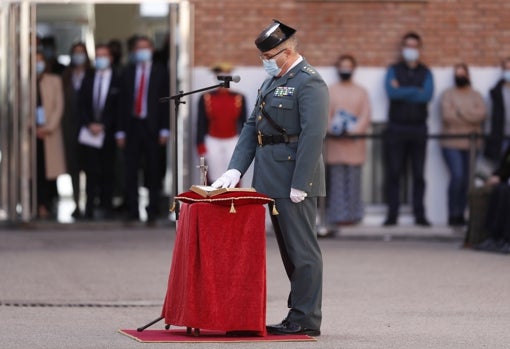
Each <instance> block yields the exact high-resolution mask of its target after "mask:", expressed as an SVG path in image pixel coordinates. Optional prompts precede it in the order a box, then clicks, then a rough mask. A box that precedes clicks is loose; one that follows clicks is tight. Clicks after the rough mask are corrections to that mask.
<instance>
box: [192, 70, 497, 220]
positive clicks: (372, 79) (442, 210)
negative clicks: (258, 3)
mask: <svg viewBox="0 0 510 349" xmlns="http://www.w3.org/2000/svg"><path fill="white" fill-rule="evenodd" d="M317 69H318V70H319V72H320V74H321V75H322V77H323V78H324V80H325V81H326V83H328V84H331V83H333V82H335V81H337V77H336V73H335V70H334V68H332V67H318V68H317ZM385 72H386V69H385V68H378V67H359V68H358V69H357V71H356V73H355V76H354V79H355V80H356V82H358V83H359V84H360V85H362V86H364V87H365V88H366V89H367V90H368V93H369V96H370V100H371V104H372V111H373V113H372V120H373V121H374V122H384V121H386V120H387V115H386V114H387V110H388V100H387V98H386V93H385V91H384V82H383V81H384V75H385ZM432 73H433V76H434V84H435V89H434V97H433V100H432V102H431V103H430V105H429V120H428V124H429V133H430V134H438V133H440V114H439V100H440V96H441V93H442V92H443V91H444V90H445V89H446V88H448V87H450V86H451V85H452V83H453V70H452V68H450V67H447V68H443V67H433V68H432ZM470 73H471V80H472V85H473V87H474V88H475V89H476V90H478V91H479V92H480V93H481V94H482V95H483V96H484V97H485V99H486V100H487V102H488V93H489V90H490V88H492V86H494V84H495V83H496V82H497V80H498V79H499V77H500V75H501V70H500V69H499V68H498V67H470ZM233 74H234V75H239V76H240V77H241V81H240V82H239V83H237V84H235V83H232V84H231V88H232V90H236V91H239V92H242V93H243V94H244V95H245V96H246V98H247V100H248V105H249V108H250V110H249V112H251V108H252V107H253V106H254V104H255V100H256V95H257V90H258V88H259V86H260V84H261V83H262V81H264V79H265V77H266V75H265V72H264V70H263V69H262V67H237V68H236V70H235V71H233ZM216 83H217V81H216V80H215V77H214V76H213V75H212V73H211V72H210V71H209V69H208V68H206V67H197V68H195V69H194V71H193V81H192V86H193V89H199V88H202V87H206V86H210V85H214V84H216ZM197 97H198V96H193V97H192V99H191V107H192V110H191V115H192V120H195V119H196V101H197ZM488 107H490V106H489V104H488ZM193 124H194V123H193ZM192 134H193V137H194V131H192ZM427 151H428V153H427V161H426V180H427V190H426V196H425V205H426V209H427V214H428V216H429V219H430V220H431V221H432V223H434V224H445V223H446V221H447V206H446V205H447V203H446V188H447V185H448V172H447V170H446V167H445V165H444V163H443V159H442V157H441V154H440V148H439V144H438V141H437V140H430V141H429V143H428V149H427ZM193 153H196V152H193ZM194 162H196V163H198V160H196V161H194ZM192 163H193V162H192ZM250 176H251V173H248V174H247V175H246V177H247V179H246V182H245V183H244V184H245V185H249V183H250V182H251V177H250Z"/></svg>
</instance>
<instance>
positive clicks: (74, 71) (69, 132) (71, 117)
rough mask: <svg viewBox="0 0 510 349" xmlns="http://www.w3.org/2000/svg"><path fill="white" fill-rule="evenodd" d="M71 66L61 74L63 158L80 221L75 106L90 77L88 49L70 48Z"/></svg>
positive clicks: (77, 113)
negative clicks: (81, 89) (83, 85)
mask: <svg viewBox="0 0 510 349" xmlns="http://www.w3.org/2000/svg"><path fill="white" fill-rule="evenodd" d="M70 56H71V64H69V66H68V67H67V68H66V69H65V70H64V73H63V74H62V82H63V85H64V115H63V117H62V132H63V135H64V148H65V155H66V168H67V173H68V174H69V176H70V177H71V184H72V187H73V200H74V204H75V207H76V208H75V209H74V211H73V213H72V216H73V217H74V218H80V217H81V211H80V194H81V189H80V172H81V171H83V159H82V153H81V150H82V149H81V146H80V144H79V143H78V133H79V131H80V126H81V116H80V110H79V106H78V95H79V91H80V88H81V85H82V82H83V79H84V78H85V75H87V74H91V73H92V68H91V66H90V60H89V55H88V53H87V47H86V46H85V44H84V43H82V42H79V43H76V44H74V45H72V46H71V50H70Z"/></svg>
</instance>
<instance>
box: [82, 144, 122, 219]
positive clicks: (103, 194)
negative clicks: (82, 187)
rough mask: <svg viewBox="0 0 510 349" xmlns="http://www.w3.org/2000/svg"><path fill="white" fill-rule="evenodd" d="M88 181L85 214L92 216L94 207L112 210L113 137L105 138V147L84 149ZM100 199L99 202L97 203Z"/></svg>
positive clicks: (86, 147)
mask: <svg viewBox="0 0 510 349" xmlns="http://www.w3.org/2000/svg"><path fill="white" fill-rule="evenodd" d="M83 159H84V165H85V166H84V167H85V174H86V177H87V180H86V193H87V204H86V205H85V214H86V215H91V214H92V212H93V209H94V207H96V206H98V205H99V206H100V207H101V208H103V209H105V210H108V211H109V210H111V209H112V206H113V203H112V200H113V183H114V166H115V143H114V138H113V135H108V136H106V138H105V141H104V144H103V147H102V148H100V149H98V148H93V147H88V146H84V147H83ZM98 199H99V202H97V201H98Z"/></svg>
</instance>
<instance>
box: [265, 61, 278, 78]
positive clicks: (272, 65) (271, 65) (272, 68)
mask: <svg viewBox="0 0 510 349" xmlns="http://www.w3.org/2000/svg"><path fill="white" fill-rule="evenodd" d="M262 64H263V65H264V70H265V71H266V73H268V74H269V75H270V76H273V77H275V76H278V75H279V74H280V73H281V72H282V68H279V67H278V64H276V61H275V60H274V59H263V60H262Z"/></svg>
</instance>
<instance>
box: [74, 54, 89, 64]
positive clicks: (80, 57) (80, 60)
mask: <svg viewBox="0 0 510 349" xmlns="http://www.w3.org/2000/svg"><path fill="white" fill-rule="evenodd" d="M86 61H87V56H85V54H84V53H73V55H72V56H71V62H73V64H74V65H84V64H85V62H86Z"/></svg>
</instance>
